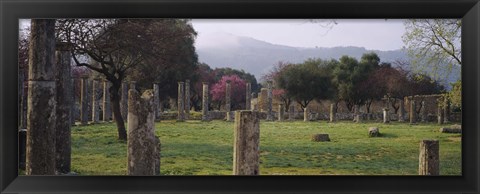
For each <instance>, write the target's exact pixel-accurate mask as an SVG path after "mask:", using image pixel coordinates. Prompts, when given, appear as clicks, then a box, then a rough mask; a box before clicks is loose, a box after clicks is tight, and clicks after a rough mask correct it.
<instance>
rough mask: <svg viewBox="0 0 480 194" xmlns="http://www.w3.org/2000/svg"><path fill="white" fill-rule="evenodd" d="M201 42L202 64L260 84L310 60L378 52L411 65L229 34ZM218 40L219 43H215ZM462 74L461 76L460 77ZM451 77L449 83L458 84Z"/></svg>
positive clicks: (359, 50)
mask: <svg viewBox="0 0 480 194" xmlns="http://www.w3.org/2000/svg"><path fill="white" fill-rule="evenodd" d="M202 36H203V37H201V38H199V39H198V40H197V44H196V45H197V53H198V56H199V60H200V61H201V62H205V63H207V64H209V65H210V66H211V67H212V68H215V67H231V68H235V69H243V70H245V71H246V72H249V73H251V74H253V75H255V77H256V78H257V80H259V79H260V78H261V76H262V75H263V74H265V73H267V72H268V71H269V70H270V69H271V68H272V67H273V65H274V64H276V63H278V62H279V61H285V62H292V63H300V62H303V61H305V60H306V59H308V58H322V59H332V58H333V59H339V58H340V57H341V56H343V55H348V56H352V57H355V58H357V59H360V57H361V56H362V55H363V54H364V53H367V52H375V53H377V54H378V56H379V57H380V60H381V62H394V61H396V60H405V61H408V60H407V59H408V57H407V54H406V53H405V52H404V51H402V50H400V49H399V50H392V51H379V50H367V49H365V48H363V47H354V46H348V47H333V48H323V47H318V48H301V47H290V46H284V45H276V44H271V43H268V42H265V41H261V40H256V39H253V38H250V37H243V36H235V35H232V34H227V33H215V34H205V35H202ZM212 40H215V41H212ZM457 74H459V73H457ZM457 78H458V76H451V78H449V79H448V80H449V81H455V80H457Z"/></svg>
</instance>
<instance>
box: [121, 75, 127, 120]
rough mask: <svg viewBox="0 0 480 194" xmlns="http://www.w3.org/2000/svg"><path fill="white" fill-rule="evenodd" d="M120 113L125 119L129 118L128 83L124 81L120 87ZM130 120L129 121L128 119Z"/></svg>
mask: <svg viewBox="0 0 480 194" xmlns="http://www.w3.org/2000/svg"><path fill="white" fill-rule="evenodd" d="M120 114H121V115H122V118H123V119H126V120H128V119H127V115H128V85H127V83H125V82H123V83H122V86H121V89H120ZM127 122H128V121H127Z"/></svg>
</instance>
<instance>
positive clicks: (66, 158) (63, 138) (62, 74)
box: [55, 42, 73, 174]
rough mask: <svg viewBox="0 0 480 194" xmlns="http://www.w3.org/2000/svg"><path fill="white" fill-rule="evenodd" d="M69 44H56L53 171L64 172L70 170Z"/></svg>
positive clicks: (70, 104)
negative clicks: (55, 113)
mask: <svg viewBox="0 0 480 194" xmlns="http://www.w3.org/2000/svg"><path fill="white" fill-rule="evenodd" d="M70 49H71V47H70V45H69V44H68V43H64V42H62V43H57V44H56V50H57V51H56V53H55V59H56V66H57V71H56V78H57V81H56V87H57V95H56V101H57V107H56V111H57V115H56V123H57V124H56V129H55V155H56V157H55V166H56V167H55V171H56V173H60V174H66V173H69V172H70V161H71V146H70V145H71V129H70V127H71V126H72V124H71V117H72V115H71V110H70V109H71V108H72V103H73V93H72V87H73V85H71V84H72V82H71V80H72V78H71V75H70V60H71V54H70Z"/></svg>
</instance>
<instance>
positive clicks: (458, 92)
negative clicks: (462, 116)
mask: <svg viewBox="0 0 480 194" xmlns="http://www.w3.org/2000/svg"><path fill="white" fill-rule="evenodd" d="M448 98H449V99H450V102H451V103H452V106H453V107H452V108H453V109H454V110H455V109H458V110H460V111H461V110H462V81H461V80H458V81H457V82H455V83H453V84H452V90H451V91H450V92H449V93H448Z"/></svg>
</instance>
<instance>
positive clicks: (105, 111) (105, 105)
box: [102, 81, 112, 122]
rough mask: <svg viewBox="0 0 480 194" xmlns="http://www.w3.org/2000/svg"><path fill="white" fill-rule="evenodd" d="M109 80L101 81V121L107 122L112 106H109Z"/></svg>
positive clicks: (110, 115) (110, 116) (109, 118)
mask: <svg viewBox="0 0 480 194" xmlns="http://www.w3.org/2000/svg"><path fill="white" fill-rule="evenodd" d="M109 90H110V82H108V81H103V108H102V109H103V121H104V122H108V121H110V120H111V118H112V108H111V106H110V91H109Z"/></svg>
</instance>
